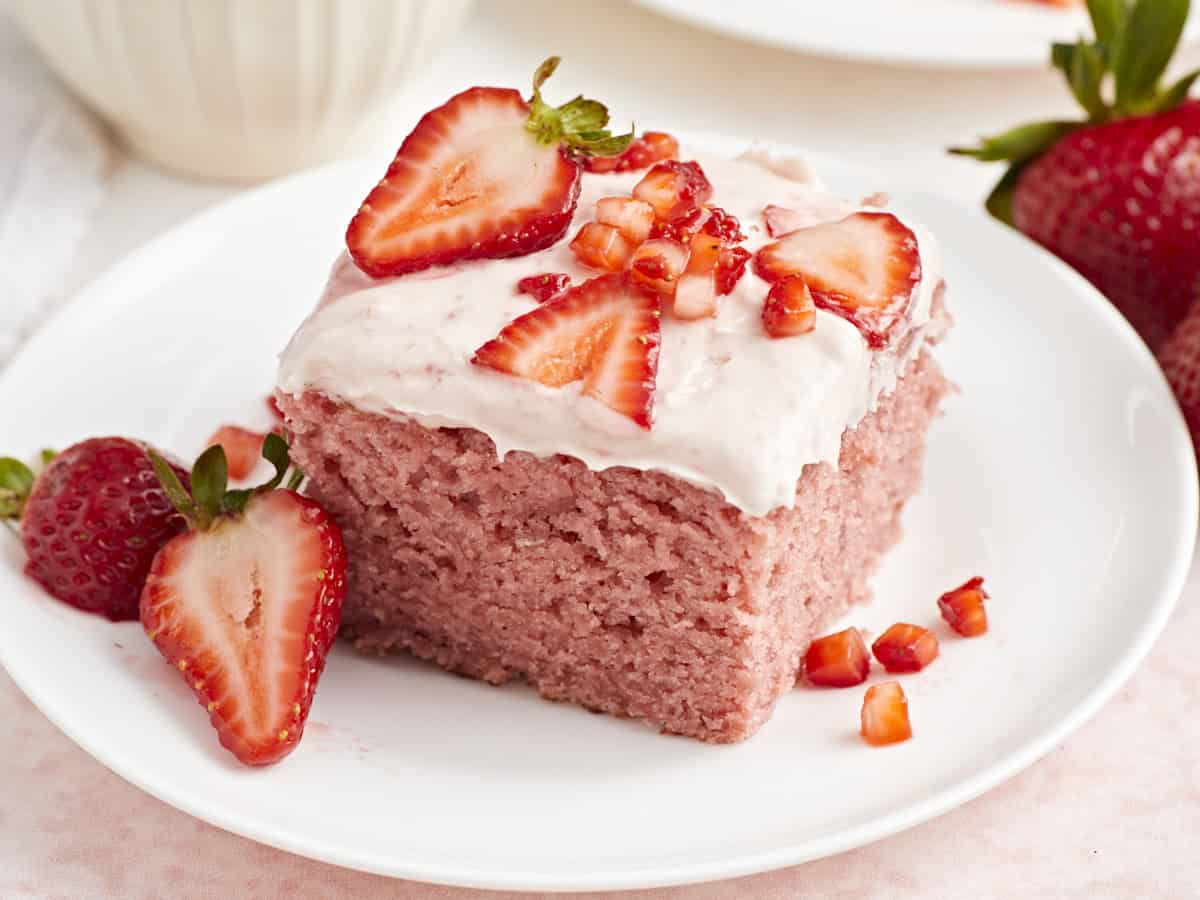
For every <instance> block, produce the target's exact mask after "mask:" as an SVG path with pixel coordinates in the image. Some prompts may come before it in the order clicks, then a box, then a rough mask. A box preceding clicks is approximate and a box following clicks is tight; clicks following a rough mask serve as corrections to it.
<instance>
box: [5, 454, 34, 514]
mask: <svg viewBox="0 0 1200 900" xmlns="http://www.w3.org/2000/svg"><path fill="white" fill-rule="evenodd" d="M32 490H33V470H32V469H30V468H29V466H27V465H25V463H23V462H21V461H20V460H19V459H13V458H12V457H11V456H3V457H0V519H19V518H20V517H21V510H22V509H24V507H25V501H26V499H28V497H29V492H30V491H32Z"/></svg>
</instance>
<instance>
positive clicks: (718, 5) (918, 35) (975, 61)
mask: <svg viewBox="0 0 1200 900" xmlns="http://www.w3.org/2000/svg"><path fill="white" fill-rule="evenodd" d="M638 2H639V3H641V4H642V5H643V6H646V7H649V8H651V9H654V10H657V11H658V12H661V13H663V14H665V15H668V16H672V17H674V18H676V19H680V20H682V21H685V22H687V23H689V24H691V25H698V26H700V27H702V28H708V29H711V30H712V31H718V32H722V33H724V34H729V35H732V36H734V37H740V38H744V39H746V40H752V41H759V42H762V43H764V44H772V45H775V46H778V47H784V48H786V49H789V50H800V51H802V52H806V53H818V54H821V55H824V56H839V57H845V58H847V59H859V60H868V61H871V62H878V63H893V64H901V65H917V66H936V67H942V66H945V67H962V66H970V67H986V66H1005V67H1008V66H1044V65H1046V61H1047V59H1048V58H1049V54H1050V44H1051V43H1052V42H1054V41H1073V40H1075V38H1077V37H1078V36H1079V35H1080V34H1091V25H1090V23H1089V21H1088V17H1087V13H1086V12H1084V11H1083V10H1082V9H1061V8H1057V7H1048V6H1042V5H1040V4H1036V3H1025V2H1020V0H904V2H899V0H838V2H836V3H822V2H817V0H802V2H797V0H739V2H737V3H730V2H729V0H638ZM1187 33H1188V37H1189V38H1195V37H1197V36H1198V35H1200V14H1198V13H1197V11H1196V10H1193V15H1192V19H1191V21H1190V22H1189V23H1188V32H1187Z"/></svg>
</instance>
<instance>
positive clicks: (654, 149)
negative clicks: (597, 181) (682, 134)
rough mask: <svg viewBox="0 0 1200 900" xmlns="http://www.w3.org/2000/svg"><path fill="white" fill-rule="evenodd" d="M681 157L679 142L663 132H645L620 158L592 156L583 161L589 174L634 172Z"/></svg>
mask: <svg viewBox="0 0 1200 900" xmlns="http://www.w3.org/2000/svg"><path fill="white" fill-rule="evenodd" d="M678 156H679V142H678V141H677V140H675V138H673V137H672V136H671V135H669V134H667V133H666V132H663V131H644V132H642V135H641V137H637V138H634V139H633V141H632V142H630V144H629V146H628V147H626V148H625V152H624V153H621V154H620V155H619V156H592V157H588V158H587V159H585V160H584V161H583V167H584V168H585V169H587V171H589V172H596V173H598V174H603V173H606V172H633V171H636V170H638V169H646V168H649V167H650V166H652V165H654V164H655V163H656V162H661V161H662V160H664V159H676V158H678Z"/></svg>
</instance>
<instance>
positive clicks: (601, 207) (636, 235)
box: [596, 197, 654, 244]
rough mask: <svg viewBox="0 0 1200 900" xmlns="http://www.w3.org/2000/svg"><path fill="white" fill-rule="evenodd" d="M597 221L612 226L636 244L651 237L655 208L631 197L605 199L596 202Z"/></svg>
mask: <svg viewBox="0 0 1200 900" xmlns="http://www.w3.org/2000/svg"><path fill="white" fill-rule="evenodd" d="M596 221H597V222H599V223H600V224H601V225H611V226H612V227H613V228H615V229H617V231H619V232H621V234H623V235H624V236H625V237H627V238H628V239H629V240H631V241H632V242H633V243H635V244H640V243H641V242H642V241H644V240H646V238H647V237H649V236H650V228H651V226H653V225H654V207H652V206H651V205H650V204H649V203H643V202H642V201H641V200H634V199H633V198H631V197H604V198H603V199H600V200H597V201H596Z"/></svg>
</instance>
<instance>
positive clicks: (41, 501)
mask: <svg viewBox="0 0 1200 900" xmlns="http://www.w3.org/2000/svg"><path fill="white" fill-rule="evenodd" d="M146 451H147V447H146V445H145V444H142V443H139V442H137V441H131V440H128V439H127V438H120V437H101V438H91V439H89V440H86V441H81V442H80V443H78V444H75V445H73V446H71V447H68V448H67V449H66V450H64V451H63V452H62V453H59V454H58V455H56V456H53V458H51V459H50V460H49V463H48V465H47V466H46V468H45V469H44V470H43V471H42V473H41V474H40V475H38V476H37V477H36V478H35V477H34V474H33V472H32V471H31V470H30V469H29V467H28V466H26V465H25V464H24V463H21V462H20V461H18V460H15V459H12V458H10V457H6V458H4V459H0V518H4V519H18V518H19V519H20V522H21V543H22V544H24V546H25V552H26V554H27V556H28V559H27V561H26V563H25V571H26V573H27V574H28V575H29V576H30V577H31V578H33V579H35V580H36V581H38V582H39V583H41V585H42V586H43V587H44V588H45V589H46V590H47V591H49V592H50V594H52V595H53V596H54V597H57V598H58V599H59V600H62V601H63V602H64V603H69V604H70V605H71V606H74V607H77V608H79V609H82V610H85V611H86V612H92V613H99V614H100V615H104V616H107V617H108V618H110V619H112V620H114V621H121V620H125V619H136V618H137V617H138V598H139V597H140V596H141V593H142V583H143V582H144V581H145V580H146V573H147V572H148V571H149V570H150V563H151V561H152V560H153V559H154V554H155V553H157V552H158V548H159V547H161V546H162V545H163V544H165V543H166V542H167V541H169V540H170V539H171V538H173V537H174V536H175V535H177V534H179V533H180V532H181V531H183V530H184V528H185V527H186V524H187V523H186V522H185V521H184V518H183V516H181V515H179V513H178V512H177V511H176V510H175V507H174V506H172V505H171V501H170V500H169V499H168V498H167V495H166V493H165V492H164V491H163V489H162V487H161V485H159V483H158V478H157V477H156V476H155V474H154V469H153V467H152V466H151V464H150V459H149V457H148V456H147V455H146ZM47 456H49V454H47ZM174 471H175V473H176V474H177V476H178V477H179V478H181V479H182V480H184V481H186V479H187V473H186V472H184V471H183V470H182V469H180V468H178V467H174Z"/></svg>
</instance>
